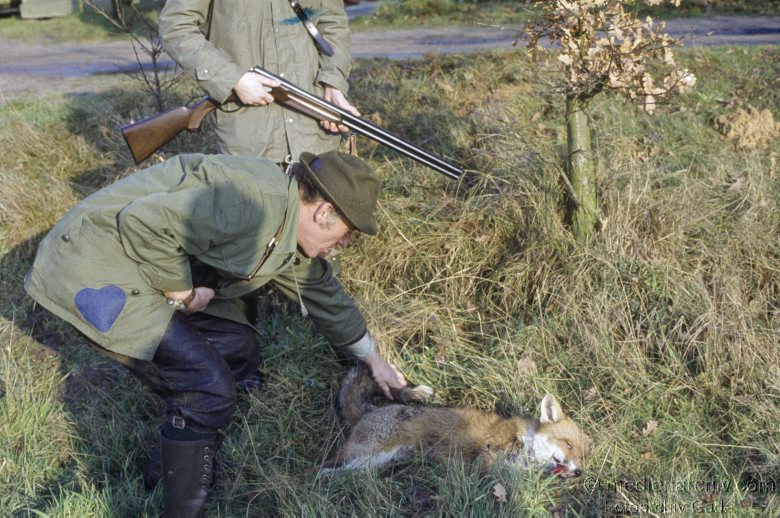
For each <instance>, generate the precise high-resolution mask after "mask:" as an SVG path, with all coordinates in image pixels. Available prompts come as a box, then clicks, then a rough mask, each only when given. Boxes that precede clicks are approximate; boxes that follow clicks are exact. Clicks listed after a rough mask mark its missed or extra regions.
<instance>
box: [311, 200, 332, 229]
mask: <svg viewBox="0 0 780 518" xmlns="http://www.w3.org/2000/svg"><path fill="white" fill-rule="evenodd" d="M335 210H336V209H335V208H334V207H333V204H332V203H331V202H329V201H326V200H322V201H321V202H320V204H319V205H318V206H317V208H316V209H314V222H315V223H318V224H325V223H327V222H328V221H330V218H331V215H332V214H333V212H334V211H335Z"/></svg>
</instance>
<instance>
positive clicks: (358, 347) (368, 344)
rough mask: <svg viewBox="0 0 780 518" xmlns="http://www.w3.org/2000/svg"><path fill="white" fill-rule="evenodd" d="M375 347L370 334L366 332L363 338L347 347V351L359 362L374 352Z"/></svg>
mask: <svg viewBox="0 0 780 518" xmlns="http://www.w3.org/2000/svg"><path fill="white" fill-rule="evenodd" d="M374 349H375V345H374V339H373V338H371V334H370V333H369V332H368V331H366V334H364V335H363V338H361V339H360V340H358V341H357V342H355V343H354V344H350V345H348V346H347V350H348V351H349V352H351V353H352V354H354V355H355V356H356V357H357V358H358V359H359V360H365V359H366V358H368V356H369V355H370V354H371V353H372V352H374Z"/></svg>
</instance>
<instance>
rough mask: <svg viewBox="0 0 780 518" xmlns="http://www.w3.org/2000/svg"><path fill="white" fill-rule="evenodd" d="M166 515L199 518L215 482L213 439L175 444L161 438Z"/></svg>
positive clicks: (169, 517) (214, 445)
mask: <svg viewBox="0 0 780 518" xmlns="http://www.w3.org/2000/svg"><path fill="white" fill-rule="evenodd" d="M160 442H161V451H162V468H163V469H162V482H163V510H164V512H163V516H165V517H166V518H199V517H202V516H203V508H204V507H205V505H206V498H207V497H208V495H209V489H211V484H212V481H213V479H214V452H215V449H216V434H215V435H214V437H212V438H210V439H205V440H198V441H174V440H171V439H168V438H167V437H165V436H162V437H161V439H160Z"/></svg>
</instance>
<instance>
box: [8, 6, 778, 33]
mask: <svg viewBox="0 0 780 518" xmlns="http://www.w3.org/2000/svg"><path fill="white" fill-rule="evenodd" d="M367 1H368V0H364V2H367ZM375 2H376V3H377V4H378V6H377V9H376V10H375V11H374V12H373V13H371V14H370V15H364V16H359V17H356V18H355V19H354V20H352V21H351V22H350V27H351V28H352V30H354V31H368V30H387V29H400V28H409V27H421V26H426V27H435V26H452V25H454V26H473V25H496V26H501V27H507V28H509V29H517V30H518V31H519V30H520V29H521V28H522V26H523V24H524V23H525V22H526V21H527V20H528V19H529V17H530V16H531V15H532V14H533V12H534V10H535V6H534V3H533V2H526V1H525V0H492V1H482V0H375ZM159 5H160V2H159V1H158V0H146V1H143V2H141V3H137V4H136V7H138V9H139V11H140V14H142V15H143V16H144V17H145V18H146V19H147V20H148V25H149V26H151V27H156V24H157V18H158V14H159ZM638 9H639V13H640V14H641V15H642V16H644V15H651V16H654V17H658V18H673V17H680V16H728V15H780V2H777V1H773V0H770V1H765V2H754V1H750V0H718V1H712V0H683V2H682V4H681V6H680V7H679V8H674V7H669V6H662V7H654V8H648V7H646V6H645V5H644V4H643V3H642V2H639V6H638ZM130 12H131V13H132V11H130ZM137 24H138V27H141V28H144V27H146V26H147V23H145V22H142V21H140V20H139V21H138V22H137ZM144 30H146V29H144ZM0 32H2V34H3V36H4V37H6V38H13V39H16V40H21V41H36V42H37V41H41V40H44V41H46V42H50V43H51V44H56V43H58V42H63V41H105V40H110V39H115V38H116V37H117V36H119V37H122V35H121V34H119V32H118V31H117V29H116V28H115V27H113V26H112V25H111V24H109V23H108V22H107V21H106V20H105V19H104V18H103V17H101V16H99V15H98V14H97V13H95V12H94V10H92V9H91V8H90V7H89V6H88V5H85V6H84V7H83V8H82V9H81V10H78V9H77V10H76V11H75V12H74V13H73V14H71V15H70V16H65V17H62V18H50V19H40V20H22V19H20V18H19V17H18V16H5V17H2V18H0Z"/></svg>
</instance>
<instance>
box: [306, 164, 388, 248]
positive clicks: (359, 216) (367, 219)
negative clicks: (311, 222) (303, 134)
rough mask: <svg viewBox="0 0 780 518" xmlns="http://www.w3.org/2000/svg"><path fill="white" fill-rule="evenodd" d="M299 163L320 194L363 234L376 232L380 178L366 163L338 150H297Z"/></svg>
mask: <svg viewBox="0 0 780 518" xmlns="http://www.w3.org/2000/svg"><path fill="white" fill-rule="evenodd" d="M300 160H301V164H303V165H304V167H305V169H306V172H307V173H308V175H309V176H310V177H311V178H312V179H313V180H314V184H315V185H316V186H317V190H319V191H320V192H321V193H322V195H323V196H324V197H325V198H326V199H327V200H328V201H329V202H331V203H332V204H333V206H334V207H336V210H338V211H339V212H340V213H341V214H342V215H343V216H344V217H345V218H347V220H349V222H350V223H351V224H352V226H354V227H355V228H356V229H358V230H359V231H361V232H363V233H364V234H369V235H372V236H373V235H375V234H376V216H374V211H375V210H376V199H377V195H378V194H379V185H380V181H379V179H378V178H376V177H375V176H374V175H373V173H372V172H371V168H370V167H368V164H367V163H365V162H364V161H363V160H361V159H360V158H358V157H356V156H352V155H349V154H347V153H341V152H339V151H328V152H327V153H323V154H321V155H315V154H313V153H306V152H304V153H301V157H300Z"/></svg>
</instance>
